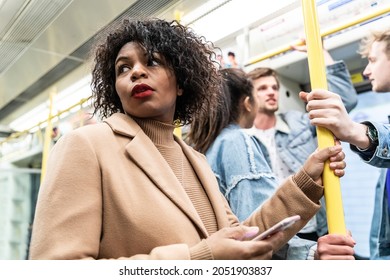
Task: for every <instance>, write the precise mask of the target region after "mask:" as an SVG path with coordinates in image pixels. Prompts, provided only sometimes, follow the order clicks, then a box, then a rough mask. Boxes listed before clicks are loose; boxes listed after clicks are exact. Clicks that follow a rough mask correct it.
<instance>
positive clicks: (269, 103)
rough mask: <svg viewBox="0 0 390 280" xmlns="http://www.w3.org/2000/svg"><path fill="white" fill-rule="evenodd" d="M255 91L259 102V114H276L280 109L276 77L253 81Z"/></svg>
mask: <svg viewBox="0 0 390 280" xmlns="http://www.w3.org/2000/svg"><path fill="white" fill-rule="evenodd" d="M253 90H254V92H255V93H256V95H257V97H258V101H259V112H260V113H266V114H274V113H275V112H276V111H277V110H278V108H279V105H278V99H279V86H278V83H277V82H276V79H275V77H273V76H267V77H261V78H258V79H256V80H254V81H253Z"/></svg>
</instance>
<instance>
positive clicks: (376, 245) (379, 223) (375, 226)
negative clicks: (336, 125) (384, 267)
mask: <svg viewBox="0 0 390 280" xmlns="http://www.w3.org/2000/svg"><path fill="white" fill-rule="evenodd" d="M370 123H371V124H372V125H374V126H375V128H376V129H377V131H378V147H377V148H376V150H375V151H374V152H371V153H367V152H363V151H360V150H358V149H357V147H356V146H353V145H351V146H350V147H351V149H352V151H354V152H356V153H357V154H358V155H359V156H360V157H361V158H362V160H363V161H364V162H366V163H368V164H370V165H373V166H376V167H381V168H384V169H383V170H382V172H381V175H380V176H379V180H378V183H377V185H376V188H375V203H374V214H373V216H372V221H371V229H370V259H388V260H390V213H389V208H388V203H389V202H388V201H387V193H386V188H385V184H386V171H387V169H385V168H390V152H389V151H390V125H389V124H383V123H375V122H370Z"/></svg>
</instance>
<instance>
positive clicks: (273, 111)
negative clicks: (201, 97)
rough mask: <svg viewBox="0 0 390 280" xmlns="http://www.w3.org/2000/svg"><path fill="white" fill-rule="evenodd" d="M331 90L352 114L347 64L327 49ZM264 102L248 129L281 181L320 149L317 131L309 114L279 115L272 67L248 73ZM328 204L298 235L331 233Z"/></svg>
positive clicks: (352, 95) (352, 93) (352, 92)
mask: <svg viewBox="0 0 390 280" xmlns="http://www.w3.org/2000/svg"><path fill="white" fill-rule="evenodd" d="M324 58H325V63H326V65H327V66H326V72H327V81H328V87H329V89H330V90H331V91H333V92H337V93H339V94H340V96H341V98H342V100H343V102H344V104H345V106H346V108H347V109H348V111H351V110H352V109H353V108H354V107H355V106H356V105H357V93H356V91H355V89H354V87H353V84H352V82H351V79H350V75H349V72H348V70H347V68H346V65H345V64H344V62H343V61H337V62H335V61H333V59H332V57H331V56H330V54H329V53H328V52H327V51H326V50H324ZM248 76H249V77H250V78H251V80H252V83H253V85H254V90H255V92H256V93H257V95H258V97H259V101H260V109H259V112H258V114H257V116H256V119H255V121H254V126H253V127H252V128H250V129H248V130H247V132H248V133H249V134H250V135H254V136H256V137H257V138H258V139H259V140H260V142H261V144H260V145H261V148H262V150H263V154H264V155H265V157H266V159H267V161H268V162H269V163H270V165H271V166H272V170H273V171H274V173H275V174H276V175H277V177H278V178H279V180H280V181H283V180H284V179H285V178H287V177H288V176H289V175H291V174H294V173H295V172H297V171H298V170H299V168H300V167H301V166H302V165H303V163H304V162H305V160H306V159H307V157H308V156H309V155H310V154H311V153H312V152H313V151H314V150H315V149H316V148H317V138H316V128H315V127H314V126H313V125H311V124H310V119H309V118H308V116H307V114H306V113H303V112H299V111H287V112H285V113H277V110H278V109H279V106H278V97H279V88H280V82H279V80H278V77H277V74H276V72H275V71H274V70H273V69H270V68H256V69H254V70H252V71H250V72H249V73H248ZM327 230H328V229H327V222H326V213H325V207H324V203H323V206H322V208H321V210H320V211H319V212H318V213H317V215H316V216H315V218H313V219H312V220H311V221H310V222H309V223H308V224H307V225H306V226H305V228H304V229H303V230H302V231H301V232H300V233H298V236H300V237H302V238H304V239H309V240H317V238H318V237H319V236H322V235H324V234H325V233H326V232H327Z"/></svg>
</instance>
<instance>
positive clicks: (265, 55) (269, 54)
mask: <svg viewBox="0 0 390 280" xmlns="http://www.w3.org/2000/svg"><path fill="white" fill-rule="evenodd" d="M387 13H390V7H386V8H384V9H381V10H377V11H375V12H372V13H370V14H367V15H365V16H362V17H359V18H356V19H352V20H350V21H348V22H346V23H344V24H341V25H339V26H337V27H333V28H329V29H328V30H326V31H324V32H323V33H321V37H325V36H328V35H331V34H334V33H337V32H339V31H341V30H344V29H347V28H349V27H352V26H355V25H357V24H359V23H362V22H365V21H368V20H370V19H373V18H376V17H379V16H381V15H384V14H387ZM297 45H302V40H295V41H293V42H290V43H289V44H287V45H285V46H282V47H279V48H277V49H274V50H271V51H268V52H265V53H263V54H261V55H259V56H256V57H255V58H253V59H250V60H249V61H248V62H247V63H245V64H244V66H245V67H246V66H250V65H252V64H255V63H258V62H260V61H263V60H266V59H268V58H271V57H274V56H276V55H279V54H282V53H285V52H287V51H290V50H292V48H291V46H297Z"/></svg>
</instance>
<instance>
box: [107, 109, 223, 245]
mask: <svg viewBox="0 0 390 280" xmlns="http://www.w3.org/2000/svg"><path fill="white" fill-rule="evenodd" d="M105 122H106V123H107V124H108V125H109V126H110V127H111V129H112V130H113V131H114V132H115V133H117V134H120V135H123V136H127V137H129V138H132V139H131V141H129V142H128V143H127V145H126V147H125V149H126V151H127V153H128V155H129V157H130V158H131V160H133V161H134V162H135V163H136V164H137V165H138V166H139V168H141V169H142V171H143V172H144V173H145V174H146V175H147V176H148V177H149V179H150V180H151V181H152V182H153V183H154V184H155V185H156V186H157V188H159V189H160V190H161V191H162V192H163V193H164V194H165V195H166V196H167V197H168V198H169V199H170V200H171V201H172V202H173V203H174V204H175V205H176V206H177V207H178V208H180V209H181V210H182V211H183V212H184V213H185V214H186V215H187V216H188V217H189V218H190V219H191V220H192V221H193V222H194V224H196V225H197V226H198V228H199V229H200V230H201V232H202V233H203V235H204V236H205V237H207V236H208V233H207V231H206V228H205V226H204V224H203V223H202V221H201V219H200V217H199V215H198V213H197V211H196V209H195V208H194V206H193V204H192V202H191V201H190V199H189V197H188V195H187V193H186V192H185V190H184V189H183V187H182V185H181V184H180V182H179V180H178V179H177V178H176V176H175V174H174V173H173V171H172V169H171V168H170V166H169V165H168V163H167V162H166V160H165V159H164V158H163V156H162V155H161V154H160V152H159V151H158V150H157V148H156V146H155V145H154V144H153V142H152V141H151V140H150V139H149V137H148V136H147V135H146V134H145V133H144V132H143V131H142V129H141V128H140V127H139V126H138V124H137V123H136V122H135V121H134V120H133V119H132V118H130V117H129V116H126V115H124V114H120V113H116V114H114V115H112V116H111V117H110V118H108V119H107V120H105ZM175 140H176V141H177V142H178V143H179V145H180V146H181V148H182V150H183V152H184V154H185V156H186V157H187V158H188V160H189V162H190V164H191V165H192V166H193V168H194V170H195V173H196V174H197V175H198V177H199V180H200V182H201V184H202V185H203V186H204V189H205V190H206V193H207V195H208V197H209V199H210V201H211V204H212V208H213V209H214V210H215V214H216V215H217V217H216V218H217V221H218V227H221V226H222V225H224V224H226V221H225V220H226V218H224V216H223V215H221V214H220V213H224V212H225V210H224V209H221V207H223V206H224V205H223V203H222V201H221V197H220V193H219V189H218V188H216V186H218V185H217V181H216V179H215V175H214V174H213V173H212V171H211V169H210V170H209V168H205V164H207V161H206V160H205V159H204V158H203V159H200V158H199V157H202V156H201V155H199V154H197V153H195V152H194V151H193V149H192V148H191V147H189V146H188V145H187V144H186V143H184V141H182V140H181V139H178V138H177V137H176V136H175ZM221 210H222V212H221Z"/></svg>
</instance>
